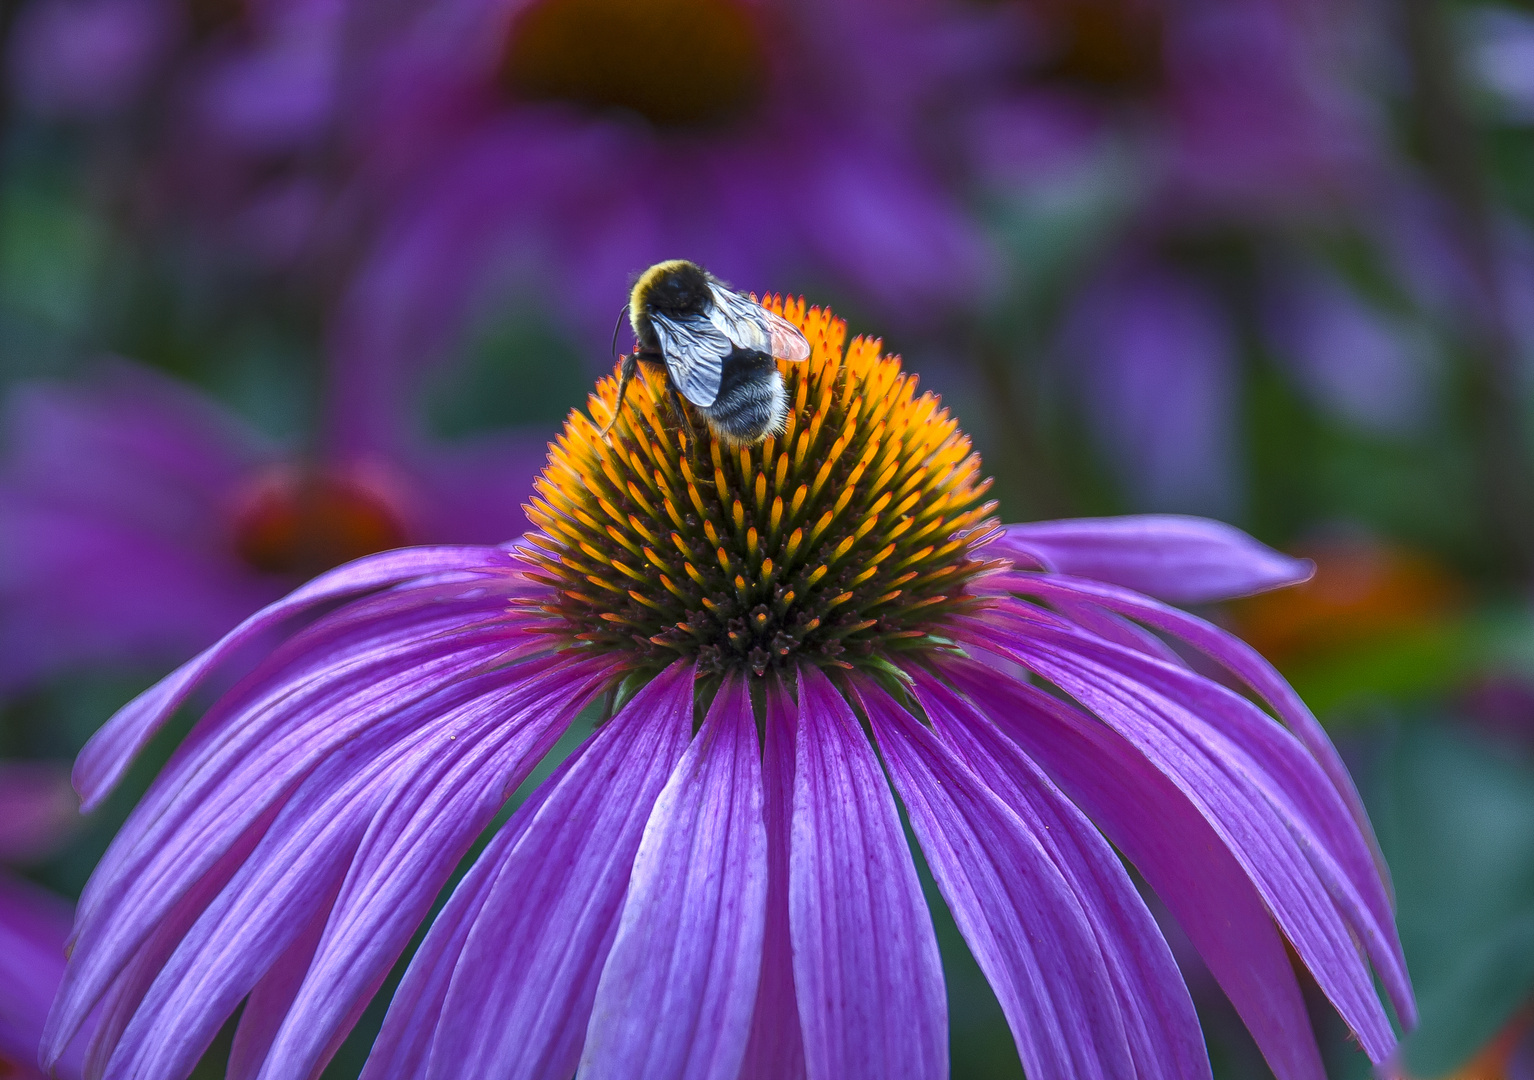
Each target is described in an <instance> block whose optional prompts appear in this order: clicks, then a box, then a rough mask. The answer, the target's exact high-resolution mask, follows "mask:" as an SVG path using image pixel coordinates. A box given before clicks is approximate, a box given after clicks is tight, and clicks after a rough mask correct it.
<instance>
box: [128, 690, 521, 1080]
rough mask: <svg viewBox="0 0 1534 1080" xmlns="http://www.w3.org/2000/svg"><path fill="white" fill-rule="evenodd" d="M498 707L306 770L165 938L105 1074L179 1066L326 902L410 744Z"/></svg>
mask: <svg viewBox="0 0 1534 1080" xmlns="http://www.w3.org/2000/svg"><path fill="white" fill-rule="evenodd" d="M500 679H501V681H502V682H504V681H506V680H505V677H504V676H500ZM475 712H479V713H481V716H480V717H476V716H475V715H474V713H475ZM502 712H504V706H502V704H501V700H500V698H499V697H498V696H497V695H494V694H491V695H489V696H488V700H479V699H475V700H473V701H471V702H470V703H469V705H467V706H465V707H463V708H461V709H455V710H451V711H449V712H448V713H447V714H446V715H445V716H443V717H441V718H440V719H439V720H438V721H436V722H433V723H428V724H426V725H423V726H422V727H421V728H419V729H418V730H417V732H416V733H414V736H413V737H412V738H409V739H404V740H401V739H398V738H397V737H396V736H394V735H393V734H392V733H381V732H377V731H375V732H370V733H369V734H367V735H364V736H362V737H360V738H358V739H356V740H354V741H353V742H351V743H350V744H348V745H347V747H346V748H345V749H343V750H341V751H339V752H338V753H336V754H334V755H333V756H332V757H331V758H329V759H328V760H327V761H325V762H324V763H323V764H322V765H321V766H320V767H319V768H318V769H316V770H315V772H314V773H312V774H311V775H310V777H309V778H308V779H307V780H305V782H304V783H303V784H302V785H301V786H300V788H299V789H298V790H297V791H296V792H295V793H294V796H293V798H292V799H291V800H290V801H289V802H288V804H287V805H286V806H284V807H283V809H282V810H281V811H280V812H279V813H278V815H277V817H276V819H275V820H274V821H273V823H272V827H271V828H270V829H269V830H268V831H267V833H266V835H265V836H264V837H262V839H261V842H260V843H259V844H258V845H257V846H256V849H255V850H254V851H253V852H252V853H251V856H250V858H249V859H247V860H246V862H245V864H244V865H243V866H241V867H240V869H239V871H238V872H237V873H236V874H235V875H234V877H233V879H232V880H231V881H230V883H229V885H228V886H226V887H225V888H224V889H223V890H222V891H221V892H220V893H219V894H218V895H217V896H216V897H214V898H213V900H212V902H211V903H210V904H209V905H208V907H207V910H206V911H204V912H203V914H202V915H201V916H200V917H198V919H197V921H196V922H195V923H194V924H193V925H192V926H191V928H190V929H189V930H188V932H187V933H186V934H185V936H184V937H183V938H182V940H181V942H180V943H179V944H178V945H177V946H176V948H175V951H174V952H173V953H172V954H171V956H170V958H169V960H168V961H167V962H166V963H165V965H164V968H163V969H162V970H161V971H160V973H159V974H158V975H157V976H156V977H155V979H154V981H153V983H152V984H151V985H150V986H149V989H148V991H147V992H146V993H145V994H144V996H143V1000H142V1001H141V1002H140V1003H139V1006H138V1008H137V1010H136V1011H135V1012H134V1015H133V1018H132V1019H131V1020H130V1021H129V1022H128V1025H127V1027H126V1028H125V1029H124V1030H123V1033H122V1037H121V1040H120V1041H119V1043H118V1046H117V1048H116V1049H115V1050H114V1051H113V1052H112V1055H111V1058H110V1059H109V1061H108V1064H107V1070H106V1071H107V1074H108V1075H129V1074H134V1073H138V1074H141V1075H146V1076H169V1075H184V1074H185V1073H186V1072H187V1071H189V1070H190V1069H191V1067H192V1066H193V1065H194V1064H196V1061H197V1059H198V1057H199V1056H200V1055H201V1054H202V1052H203V1051H204V1050H205V1049H206V1047H207V1045H208V1044H209V1043H210V1042H211V1040H212V1038H213V1036H214V1035H215V1034H216V1033H217V1031H218V1029H219V1027H220V1026H221V1025H222V1024H223V1022H224V1020H225V1019H226V1018H227V1017H228V1016H229V1015H230V1014H231V1013H232V1012H233V1011H234V1009H235V1007H236V1006H237V1005H238V1004H239V1002H240V1000H241V999H242V998H243V997H245V995H246V994H248V993H249V992H250V991H251V989H253V988H254V986H255V985H256V983H257V982H258V981H259V980H260V979H261V978H262V977H263V976H264V975H265V974H266V972H267V970H268V969H269V968H270V966H271V964H272V962H273V961H274V960H275V958H276V957H277V956H279V955H281V954H282V952H283V951H285V950H286V949H288V948H289V946H290V945H292V943H293V941H294V940H295V939H296V937H297V936H298V935H299V933H300V932H301V931H302V930H303V929H304V927H305V925H306V924H307V922H308V920H309V919H310V918H311V917H317V916H318V915H320V914H321V913H323V912H325V911H326V910H328V909H329V908H330V906H331V904H332V903H333V902H334V899H335V896H336V894H337V893H338V891H339V890H340V888H341V885H342V881H343V880H344V877H345V875H346V870H347V866H348V864H349V863H350V862H351V861H352V858H353V855H354V853H355V851H356V850H357V846H358V844H359V843H360V842H361V840H362V837H363V835H364V834H365V832H366V830H367V827H368V824H369V821H370V820H371V818H372V816H373V815H374V814H375V813H376V812H377V809H378V807H379V804H380V802H381V801H382V798H383V796H384V794H385V792H386V791H387V790H388V788H389V787H390V786H392V782H393V781H394V780H395V779H396V777H398V776H400V775H401V774H402V773H405V772H407V771H409V770H412V769H414V768H418V767H419V765H420V760H421V753H420V751H422V750H426V751H427V752H428V753H429V752H430V749H431V747H432V746H433V744H434V743H437V742H439V741H445V740H446V736H447V735H448V734H450V733H452V732H453V731H454V730H455V728H457V727H459V726H460V725H463V726H470V725H472V724H473V722H474V721H475V720H476V719H481V720H483V714H486V713H488V714H490V715H491V716H497V715H500V714H501V713H502Z"/></svg>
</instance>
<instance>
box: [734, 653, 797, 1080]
mask: <svg viewBox="0 0 1534 1080" xmlns="http://www.w3.org/2000/svg"><path fill="white" fill-rule="evenodd" d="M796 719H797V717H796V710H795V708H794V703H793V699H792V698H790V697H789V695H788V691H787V690H786V689H785V688H784V686H783V684H782V683H781V682H779V681H778V680H776V679H772V680H770V681H769V682H768V684H767V717H766V721H765V731H764V732H763V741H762V786H763V796H764V806H763V809H764V816H765V819H766V823H767V926H766V935H765V937H764V939H763V941H762V975H761V980H760V983H759V984H758V986H757V993H756V1016H755V1018H754V1019H753V1020H752V1025H751V1041H750V1043H749V1044H748V1046H747V1047H746V1060H745V1064H744V1065H743V1066H742V1067H741V1071H740V1080H803V1078H804V1075H805V1072H804V1036H803V1035H801V1034H800V1031H799V1001H798V997H797V996H796V994H795V993H794V960H793V937H792V934H791V933H790V930H789V925H788V859H789V847H790V841H791V838H792V835H793V824H794V758H795V749H794V742H795V740H794V726H795V722H796Z"/></svg>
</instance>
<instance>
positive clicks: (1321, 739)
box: [987, 574, 1387, 874]
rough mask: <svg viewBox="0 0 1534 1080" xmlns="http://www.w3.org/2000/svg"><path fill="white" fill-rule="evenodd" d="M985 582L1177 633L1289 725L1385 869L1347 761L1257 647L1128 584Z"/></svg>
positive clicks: (1038, 578) (1031, 579)
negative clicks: (1080, 604) (1081, 604)
mask: <svg viewBox="0 0 1534 1080" xmlns="http://www.w3.org/2000/svg"><path fill="white" fill-rule="evenodd" d="M987 587H990V588H998V589H1003V590H1015V591H1017V592H1019V593H1022V594H1024V595H1031V596H1037V597H1040V598H1041V599H1045V600H1049V601H1054V600H1055V599H1057V598H1068V599H1076V600H1088V601H1091V602H1093V603H1096V604H1099V605H1101V606H1102V607H1105V608H1107V609H1108V610H1110V611H1115V612H1118V613H1119V614H1120V615H1124V616H1127V617H1128V618H1131V619H1135V620H1137V621H1139V622H1142V623H1144V624H1146V625H1147V626H1151V627H1154V628H1155V629H1157V630H1160V631H1162V632H1164V633H1168V634H1171V635H1173V636H1175V637H1177V638H1180V639H1182V640H1183V641H1186V642H1187V643H1188V644H1190V645H1192V646H1193V647H1194V648H1196V649H1198V650H1199V651H1200V652H1202V653H1204V654H1205V655H1206V656H1208V657H1210V658H1211V659H1212V660H1214V661H1215V662H1216V663H1219V664H1220V665H1222V666H1223V667H1225V668H1226V669H1227V670H1229V671H1230V672H1231V673H1232V674H1234V675H1235V676H1236V677H1237V678H1239V679H1241V681H1242V682H1244V683H1246V685H1247V686H1249V687H1251V689H1252V690H1254V691H1255V692H1256V693H1257V694H1258V696H1259V697H1260V698H1261V699H1262V700H1263V701H1264V702H1266V703H1267V705H1268V706H1269V707H1270V708H1272V709H1273V711H1274V712H1276V713H1278V715H1279V718H1280V719H1282V720H1283V721H1284V723H1286V724H1288V725H1289V727H1290V729H1291V730H1293V731H1294V733H1295V734H1296V735H1298V736H1299V737H1300V741H1301V742H1303V743H1304V744H1305V746H1306V748H1307V749H1309V750H1310V752H1311V753H1312V754H1313V755H1315V758H1316V760H1317V761H1319V762H1320V763H1321V767H1322V768H1323V769H1325V770H1326V775H1327V776H1329V777H1331V779H1332V784H1333V785H1334V786H1335V787H1336V788H1337V790H1338V792H1340V793H1341V795H1342V797H1343V798H1344V799H1345V800H1347V804H1348V806H1349V807H1350V808H1351V809H1352V812H1353V820H1354V821H1355V822H1356V823H1357V825H1358V828H1359V831H1360V832H1362V833H1363V835H1364V838H1365V839H1366V840H1367V841H1368V843H1369V846H1370V847H1371V849H1372V850H1373V851H1374V854H1375V864H1376V866H1377V867H1378V868H1379V871H1380V873H1381V874H1385V873H1387V871H1386V869H1385V860H1384V857H1383V856H1381V855H1380V853H1379V844H1378V843H1377V842H1376V840H1375V838H1374V828H1373V826H1372V825H1370V823H1369V815H1368V813H1367V812H1366V811H1365V810H1364V803H1363V799H1362V798H1360V797H1359V794H1358V789H1357V788H1356V787H1355V786H1354V784H1353V778H1352V777H1351V776H1350V775H1348V770H1347V766H1346V765H1344V764H1343V763H1342V758H1341V757H1340V756H1339V755H1338V754H1337V748H1336V747H1334V746H1333V745H1332V741H1331V739H1330V738H1329V737H1328V736H1327V734H1326V730H1325V729H1324V728H1322V727H1321V724H1320V721H1318V720H1317V719H1316V718H1315V715H1314V714H1313V713H1311V711H1310V709H1308V708H1307V707H1306V706H1305V703H1304V702H1303V701H1301V700H1300V696H1299V695H1298V694H1296V693H1295V692H1294V688H1293V687H1291V686H1290V685H1289V684H1288V683H1287V682H1285V681H1284V678H1283V676H1281V675H1280V674H1279V673H1278V672H1277V671H1276V670H1274V668H1273V665H1272V664H1270V663H1268V662H1267V661H1266V660H1265V659H1263V658H1262V656H1261V655H1260V654H1259V653H1258V652H1257V650H1256V649H1254V648H1252V647H1251V646H1250V645H1248V644H1247V643H1246V642H1244V641H1242V640H1240V639H1239V638H1236V637H1233V636H1232V635H1230V634H1227V633H1226V632H1225V631H1223V630H1221V629H1220V628H1219V627H1217V626H1214V625H1212V624H1211V623H1208V622H1206V621H1204V620H1203V619H1200V618H1198V617H1197V616H1195V615H1189V614H1188V613H1187V612H1185V611H1179V610H1177V609H1176V608H1174V607H1168V606H1167V605H1166V604H1162V603H1158V602H1157V601H1155V600H1152V599H1150V598H1149V597H1147V596H1141V595H1140V594H1138V593H1136V592H1131V591H1129V590H1128V589H1120V588H1117V587H1115V586H1113V585H1104V584H1102V583H1100V582H1096V581H1086V580H1083V579H1080V578H1069V577H1054V576H1050V575H1039V574H1004V575H997V576H996V577H995V578H994V579H992V580H991V581H989V582H987Z"/></svg>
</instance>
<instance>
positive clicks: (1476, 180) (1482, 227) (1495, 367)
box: [1402, 0, 1534, 584]
mask: <svg viewBox="0 0 1534 1080" xmlns="http://www.w3.org/2000/svg"><path fill="white" fill-rule="evenodd" d="M1402 7H1403V14H1404V17H1405V18H1404V27H1403V29H1404V31H1405V34H1406V46H1407V55H1408V58H1409V61H1410V64H1411V76H1412V84H1413V94H1414V98H1415V106H1416V116H1417V122H1418V123H1419V124H1420V125H1421V127H1420V132H1421V136H1422V145H1423V149H1424V151H1425V153H1426V157H1427V162H1428V167H1429V168H1430V169H1431V170H1432V173H1433V175H1434V179H1435V180H1436V182H1437V185H1438V188H1439V191H1440V193H1441V194H1442V195H1443V196H1444V199H1445V201H1446V202H1447V203H1448V205H1449V208H1450V212H1451V213H1452V215H1453V223H1454V229H1455V232H1456V234H1457V236H1456V241H1457V243H1458V244H1459V246H1460V250H1461V251H1462V253H1463V256H1464V259H1465V263H1466V265H1467V267H1468V268H1469V270H1470V273H1471V274H1472V275H1473V278H1474V283H1475V287H1476V289H1477V291H1478V292H1479V293H1480V297H1479V299H1480V301H1481V302H1480V304H1479V305H1478V310H1477V312H1476V313H1475V314H1476V316H1477V318H1476V324H1475V325H1474V326H1473V327H1472V329H1471V334H1472V338H1471V340H1470V341H1469V342H1468V345H1469V349H1468V355H1469V360H1470V370H1469V372H1468V375H1469V402H1468V404H1469V408H1470V416H1471V422H1472V424H1473V425H1474V427H1475V432H1474V438H1475V440H1476V455H1477V461H1478V467H1479V471H1480V484H1481V497H1482V498H1483V499H1484V500H1485V519H1486V523H1487V525H1488V526H1489V527H1490V529H1491V530H1492V536H1493V539H1494V541H1495V543H1496V546H1497V549H1498V551H1497V554H1498V556H1499V558H1500V559H1501V561H1502V563H1503V565H1504V566H1505V567H1506V569H1507V570H1508V572H1509V573H1510V574H1511V575H1512V576H1513V577H1514V578H1515V579H1517V580H1518V581H1520V582H1521V583H1523V584H1529V583H1530V581H1531V576H1534V462H1531V460H1530V450H1531V447H1530V443H1529V438H1528V430H1527V424H1526V421H1525V415H1524V408H1523V402H1522V395H1521V393H1520V392H1519V379H1518V371H1517V367H1518V349H1517V344H1516V341H1515V339H1514V336H1513V333H1512V331H1511V328H1510V327H1509V326H1508V322H1507V308H1506V304H1505V303H1504V300H1503V294H1502V283H1501V277H1502V275H1501V272H1500V267H1499V257H1498V250H1497V239H1496V231H1495V224H1494V221H1493V218H1492V211H1491V205H1490V199H1489V195H1488V192H1487V184H1486V177H1485V175H1484V173H1483V171H1482V168H1481V156H1480V147H1479V146H1478V144H1477V140H1476V133H1475V129H1474V126H1473V124H1472V122H1471V119H1470V116H1469V114H1468V112H1467V110H1466V106H1465V102H1464V99H1463V97H1462V95H1461V90H1460V81H1459V78H1458V72H1457V70H1456V58H1455V51H1454V39H1453V34H1452V33H1451V28H1450V27H1449V25H1448V22H1447V20H1446V19H1445V17H1444V9H1443V4H1442V0H1402Z"/></svg>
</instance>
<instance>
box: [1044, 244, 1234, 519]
mask: <svg viewBox="0 0 1534 1080" xmlns="http://www.w3.org/2000/svg"><path fill="white" fill-rule="evenodd" d="M1071 319H1072V322H1071V325H1070V326H1069V327H1068V329H1067V331H1066V340H1065V344H1064V350H1065V352H1066V355H1067V356H1069V357H1070V358H1071V363H1072V364H1073V365H1075V366H1077V368H1078V384H1079V385H1081V386H1082V388H1083V390H1084V392H1085V393H1086V394H1087V395H1088V396H1089V398H1090V400H1091V401H1092V403H1093V406H1094V407H1093V408H1092V409H1091V410H1090V413H1089V415H1090V417H1091V421H1092V423H1093V424H1094V426H1095V428H1096V432H1095V434H1096V435H1097V438H1098V439H1099V441H1100V442H1101V443H1102V444H1103V445H1104V446H1105V447H1106V448H1107V449H1108V452H1109V454H1110V456H1111V457H1112V459H1113V460H1114V461H1115V462H1116V463H1117V464H1118V465H1119V467H1120V469H1121V470H1122V473H1123V476H1124V479H1125V483H1126V486H1127V487H1128V489H1129V491H1130V492H1131V501H1132V502H1133V503H1134V504H1136V505H1142V506H1146V507H1149V508H1154V509H1157V510H1180V511H1198V512H1203V513H1220V514H1225V515H1227V516H1229V515H1231V514H1232V513H1233V512H1234V511H1235V510H1236V509H1237V503H1238V500H1239V491H1240V485H1239V480H1238V478H1237V475H1236V471H1235V470H1236V467H1237V454H1236V396H1237V392H1238V387H1237V378H1238V376H1237V369H1236V363H1235V355H1234V354H1235V341H1234V336H1233V335H1234V330H1233V328H1232V327H1231V326H1230V324H1229V321H1228V318H1227V316H1226V314H1225V312H1224V311H1223V310H1222V309H1221V307H1220V305H1219V303H1218V301H1217V300H1216V298H1215V297H1214V296H1212V295H1210V294H1209V293H1208V292H1207V291H1206V290H1204V289H1203V288H1202V286H1201V285H1200V284H1199V283H1198V282H1197V281H1196V279H1193V278H1190V277H1189V276H1188V275H1185V274H1182V273H1179V272H1178V271H1176V270H1174V269H1172V268H1171V267H1167V266H1160V265H1156V264H1155V263H1150V264H1148V265H1141V266H1126V267H1125V268H1123V269H1122V270H1121V271H1120V272H1119V273H1117V274H1112V275H1106V276H1105V278H1104V280H1102V281H1099V282H1098V283H1097V284H1096V286H1095V287H1094V288H1092V289H1090V290H1088V291H1087V292H1085V293H1084V294H1083V295H1082V297H1081V298H1080V300H1079V301H1078V302H1077V304H1076V306H1075V310H1074V311H1073V312H1072V315H1071Z"/></svg>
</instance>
